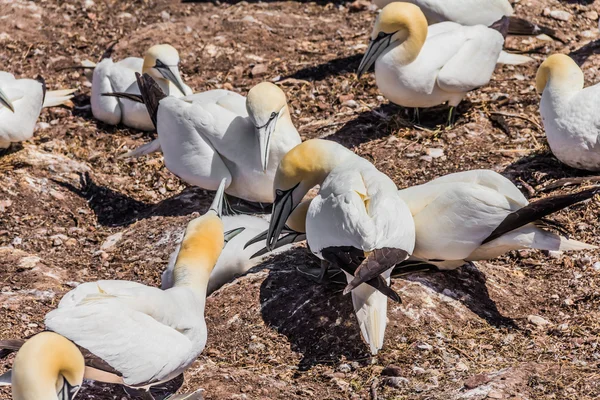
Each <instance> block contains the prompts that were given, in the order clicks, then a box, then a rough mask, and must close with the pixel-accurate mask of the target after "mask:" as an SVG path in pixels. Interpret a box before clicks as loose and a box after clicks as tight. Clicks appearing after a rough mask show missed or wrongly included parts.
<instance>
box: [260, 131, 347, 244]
mask: <svg viewBox="0 0 600 400" xmlns="http://www.w3.org/2000/svg"><path fill="white" fill-rule="evenodd" d="M352 154H354V153H352V152H351V151H350V150H348V149H346V148H345V147H344V146H342V145H340V144H338V143H335V142H332V141H329V140H322V139H312V140H307V141H306V142H303V143H301V144H299V145H298V146H296V147H294V148H293V149H292V150H290V151H289V152H288V153H287V154H286V155H285V156H284V157H283V158H282V159H281V161H280V163H279V167H278V168H277V172H276V173H275V180H274V182H273V189H274V191H275V202H274V203H273V214H272V215H271V223H270V224H269V232H268V235H267V249H269V250H272V249H273V246H274V245H275V242H276V240H277V238H279V235H280V234H281V231H282V230H283V228H284V227H285V224H286V221H287V219H288V218H289V216H290V214H292V212H293V211H294V209H295V208H296V207H298V205H299V204H300V203H301V202H302V199H303V198H304V195H305V194H306V193H307V192H308V191H309V190H310V189H312V188H313V187H315V186H316V185H320V184H321V183H323V181H324V180H325V178H326V177H327V176H328V175H329V173H330V172H331V171H332V170H333V169H334V168H335V167H336V166H337V165H338V164H340V163H341V162H342V161H344V159H345V158H346V157H348V156H349V155H352Z"/></svg>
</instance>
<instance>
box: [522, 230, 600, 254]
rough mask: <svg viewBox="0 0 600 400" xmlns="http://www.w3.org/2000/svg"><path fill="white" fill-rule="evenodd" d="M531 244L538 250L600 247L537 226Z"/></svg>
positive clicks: (570, 249)
mask: <svg viewBox="0 0 600 400" xmlns="http://www.w3.org/2000/svg"><path fill="white" fill-rule="evenodd" d="M530 246H531V248H534V249H538V250H559V251H572V250H593V249H597V248H598V247H596V246H594V245H591V244H587V243H583V242H580V241H577V240H573V239H569V238H567V237H565V236H561V235H558V234H556V233H554V232H550V231H547V230H544V229H541V228H537V227H536V228H535V235H534V236H533V240H532V242H531V245H530Z"/></svg>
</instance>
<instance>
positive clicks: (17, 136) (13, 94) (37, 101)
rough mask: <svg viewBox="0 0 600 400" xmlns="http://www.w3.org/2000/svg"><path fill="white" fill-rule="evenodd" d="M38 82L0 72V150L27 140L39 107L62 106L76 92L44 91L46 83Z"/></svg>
mask: <svg viewBox="0 0 600 400" xmlns="http://www.w3.org/2000/svg"><path fill="white" fill-rule="evenodd" d="M38 79H39V80H34V79H15V77H14V76H13V75H12V74H10V73H8V72H3V71H0V150H2V149H6V148H8V147H9V146H10V144H11V143H16V142H22V141H24V140H27V139H30V138H31V137H32V136H33V131H34V129H35V124H36V122H37V120H38V118H39V116H40V112H41V111H42V108H44V107H54V106H58V105H62V104H65V103H66V102H67V101H69V100H70V99H71V98H72V97H73V96H72V95H71V93H73V92H75V91H76V89H66V90H55V91H46V82H45V81H44V79H43V78H41V77H39V78H38Z"/></svg>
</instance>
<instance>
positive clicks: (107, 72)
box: [90, 44, 192, 131]
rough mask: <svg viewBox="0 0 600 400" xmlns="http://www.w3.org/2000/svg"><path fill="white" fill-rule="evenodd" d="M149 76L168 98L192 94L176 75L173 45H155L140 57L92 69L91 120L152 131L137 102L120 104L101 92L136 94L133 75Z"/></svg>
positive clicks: (152, 127) (103, 62) (177, 72)
mask: <svg viewBox="0 0 600 400" xmlns="http://www.w3.org/2000/svg"><path fill="white" fill-rule="evenodd" d="M136 72H138V73H147V74H148V75H150V76H152V77H153V78H154V79H155V80H156V82H157V83H158V85H159V86H160V88H161V89H162V90H163V92H165V93H166V94H167V95H169V96H174V97H182V96H187V95H190V94H192V89H190V88H189V86H187V85H186V84H185V83H183V80H182V79H181V75H180V74H179V53H177V50H175V48H174V47H173V46H170V45H168V44H159V45H155V46H152V47H150V49H148V51H147V52H146V54H145V55H144V58H143V59H142V58H137V57H128V58H126V59H124V60H121V61H119V62H116V63H115V62H113V61H112V59H111V58H105V59H104V60H102V61H100V62H99V63H98V65H96V66H95V68H94V75H93V78H92V95H91V97H90V102H91V105H92V113H93V114H94V117H95V118H96V119H98V120H100V121H102V122H104V123H107V124H109V125H117V124H119V123H123V124H124V125H126V126H129V127H131V128H135V129H141V130H146V131H148V130H154V125H153V124H152V121H151V120H150V116H149V115H148V111H147V110H146V108H145V107H144V106H143V105H142V104H139V103H136V102H131V101H122V100H119V99H118V98H115V97H107V96H102V94H103V93H112V92H119V93H130V94H139V93H140V92H139V89H138V86H137V83H136V79H135V73H136Z"/></svg>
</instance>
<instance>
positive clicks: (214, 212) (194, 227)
mask: <svg viewBox="0 0 600 400" xmlns="http://www.w3.org/2000/svg"><path fill="white" fill-rule="evenodd" d="M226 183H227V179H223V180H222V181H221V184H220V185H219V188H218V189H217V193H216V195H215V198H214V200H213V202H212V204H211V206H210V209H209V210H208V212H207V213H206V214H204V215H202V216H200V217H198V218H196V219H193V220H191V221H190V222H189V223H188V226H187V228H186V230H185V234H184V236H183V241H182V242H181V248H180V250H179V254H178V255H177V260H176V262H175V268H174V272H173V275H174V278H175V286H178V284H179V285H182V284H186V283H190V281H191V280H193V278H191V277H192V276H193V275H194V271H196V272H197V273H199V275H200V277H201V279H203V280H205V282H203V283H204V284H207V283H208V277H209V276H210V273H211V272H212V270H213V268H214V266H215V264H216V263H217V260H218V259H219V256H220V255H221V251H222V250H223V247H224V246H225V244H227V242H228V241H229V240H231V239H232V238H234V237H235V236H236V235H238V234H239V233H240V232H242V231H243V230H244V228H238V229H234V230H231V231H228V232H224V231H223V222H222V221H221V217H222V209H223V197H224V193H225V186H226ZM196 267H197V268H196Z"/></svg>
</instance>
